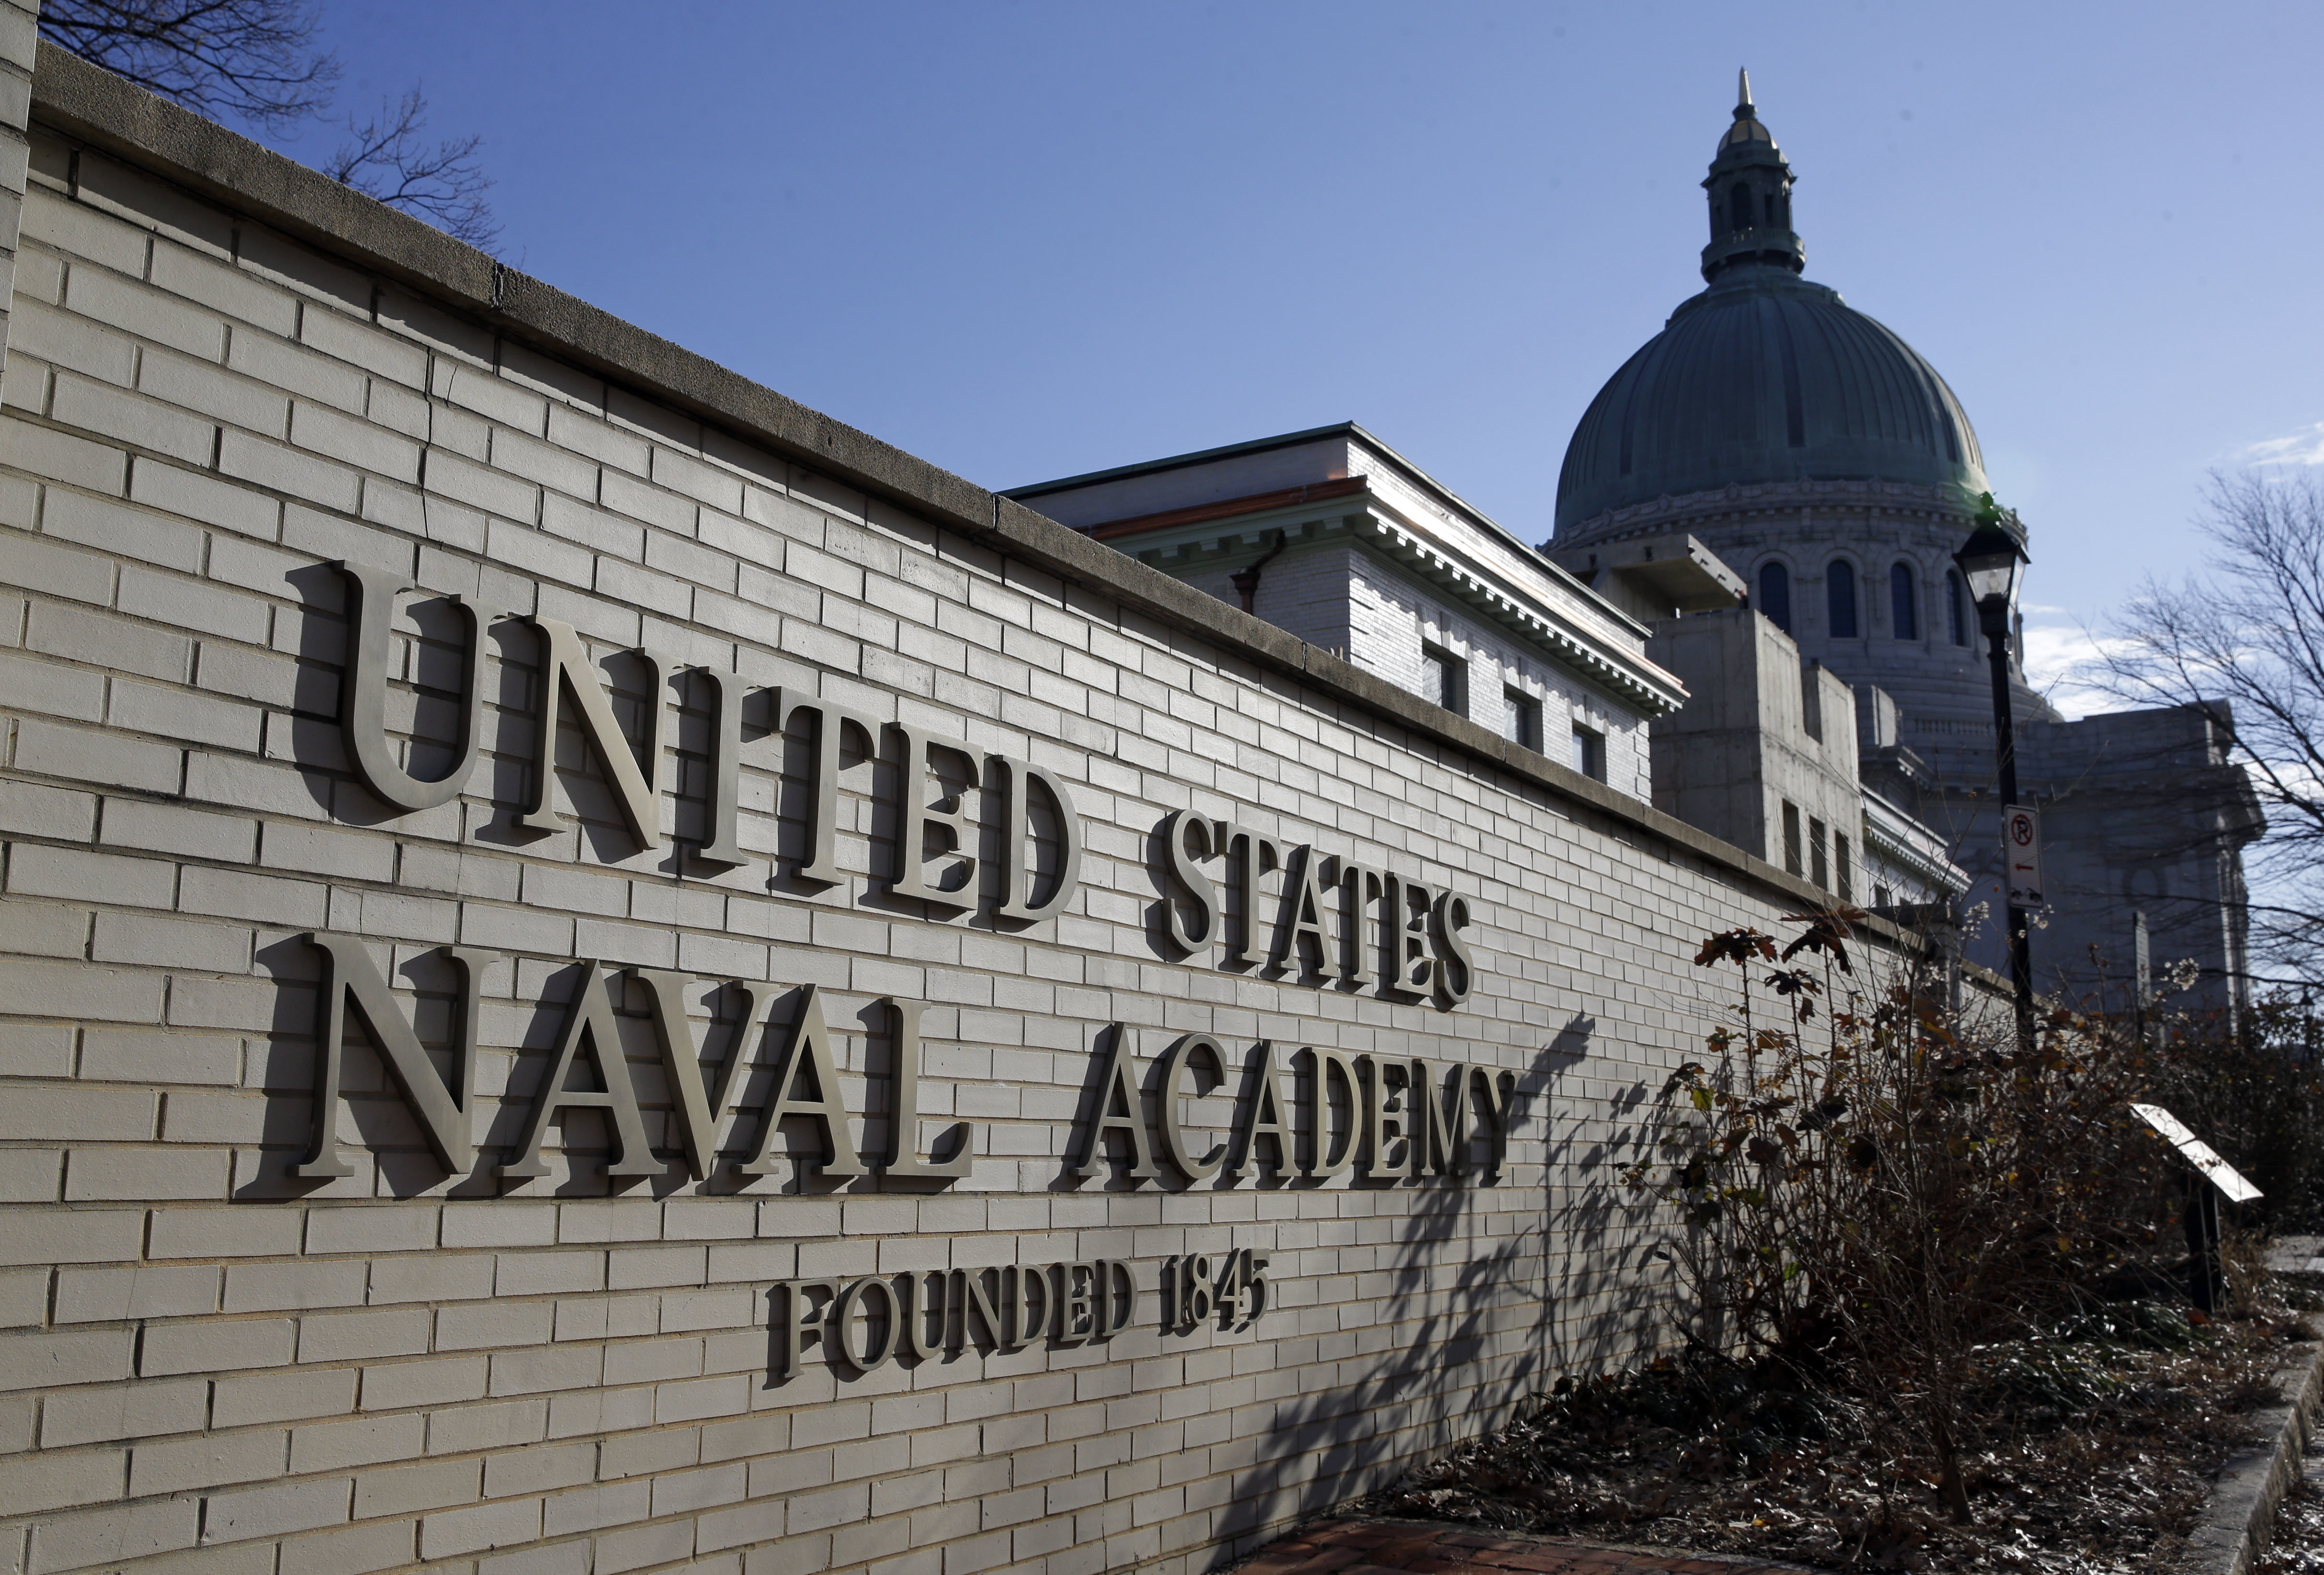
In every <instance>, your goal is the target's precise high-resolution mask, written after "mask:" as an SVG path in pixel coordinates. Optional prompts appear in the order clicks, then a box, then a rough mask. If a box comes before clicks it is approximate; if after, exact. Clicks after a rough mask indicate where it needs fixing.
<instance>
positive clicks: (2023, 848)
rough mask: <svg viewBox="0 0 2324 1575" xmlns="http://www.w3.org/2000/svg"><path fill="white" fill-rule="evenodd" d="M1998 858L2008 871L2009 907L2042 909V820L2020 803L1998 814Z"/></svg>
mask: <svg viewBox="0 0 2324 1575" xmlns="http://www.w3.org/2000/svg"><path fill="white" fill-rule="evenodd" d="M2001 857H2002V861H2003V863H2005V864H2006V865H2007V866H2008V870H2009V906H2010V907H2041V906H2042V817H2041V815H2038V814H2036V813H2035V812H2034V811H2033V810H2031V809H2028V808H2026V807H2025V806H2024V805H2022V804H2013V805H2011V806H2008V807H2007V808H2006V809H2004V810H2003V811H2002V812H2001Z"/></svg>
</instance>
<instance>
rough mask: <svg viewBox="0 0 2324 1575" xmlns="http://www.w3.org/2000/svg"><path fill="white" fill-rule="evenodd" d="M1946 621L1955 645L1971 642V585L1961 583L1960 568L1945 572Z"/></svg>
mask: <svg viewBox="0 0 2324 1575" xmlns="http://www.w3.org/2000/svg"><path fill="white" fill-rule="evenodd" d="M1945 622H1946V625H1947V628H1946V632H1947V633H1948V634H1950V635H1951V636H1952V640H1953V643H1954V644H1955V645H1967V644H1968V643H1969V587H1968V586H1967V585H1962V584H1961V577H1960V570H1959V569H1948V570H1947V571H1946V572H1945Z"/></svg>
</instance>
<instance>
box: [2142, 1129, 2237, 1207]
mask: <svg viewBox="0 0 2324 1575" xmlns="http://www.w3.org/2000/svg"><path fill="white" fill-rule="evenodd" d="M2130 1109H2131V1113H2132V1114H2133V1115H2135V1116H2136V1117H2137V1118H2138V1119H2140V1120H2142V1121H2144V1122H2145V1123H2146V1124H2147V1125H2148V1126H2150V1127H2152V1128H2154V1129H2155V1130H2156V1131H2157V1132H2160V1133H2162V1134H2163V1138H2165V1139H2166V1140H2167V1141H2168V1142H2169V1143H2170V1145H2171V1147H2173V1148H2176V1149H2177V1150H2178V1151H2179V1152H2180V1153H2181V1154H2182V1155H2184V1156H2186V1159H2187V1163H2188V1164H2190V1165H2193V1166H2194V1167H2195V1168H2196V1169H2197V1170H2198V1171H2199V1172H2201V1173H2202V1174H2203V1175H2204V1176H2205V1177H2206V1178H2207V1179H2208V1180H2209V1182H2210V1184H2212V1185H2213V1186H2215V1187H2217V1188H2218V1189H2219V1193H2220V1195H2221V1196H2223V1197H2225V1198H2226V1199H2227V1202H2231V1203H2248V1202H2251V1201H2252V1200H2253V1199H2254V1198H2256V1197H2260V1196H2263V1195H2264V1194H2263V1193H2261V1192H2260V1190H2259V1189H2258V1188H2257V1187H2255V1186H2254V1185H2252V1184H2251V1183H2249V1182H2247V1181H2246V1180H2244V1178H2243V1174H2242V1173H2241V1172H2240V1171H2238V1170H2236V1167H2235V1166H2234V1165H2229V1164H2228V1163H2227V1161H2226V1160H2224V1159H2221V1158H2220V1157H2219V1156H2218V1152H2217V1151H2216V1150H2215V1149H2213V1148H2212V1147H2211V1146H2210V1145H2209V1144H2208V1143H2206V1142H2204V1141H2203V1140H2202V1139H2201V1138H2198V1137H2196V1136H2195V1134H2193V1133H2192V1132H2190V1131H2189V1130H2187V1123H2186V1122H2184V1121H2181V1119H2179V1118H2178V1117H2176V1116H2174V1115H2172V1113H2171V1112H2170V1111H2168V1110H2164V1109H2163V1107H2162V1106H2161V1105H2133V1106H2131V1107H2130Z"/></svg>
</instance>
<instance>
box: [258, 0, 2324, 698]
mask: <svg viewBox="0 0 2324 1575" xmlns="http://www.w3.org/2000/svg"><path fill="white" fill-rule="evenodd" d="M324 4H325V16H326V23H327V31H328V33H329V41H330V42H331V44H332V45H333V46H334V47H336V48H337V50H338V51H339V52H340V54H341V56H342V57H343V59H344V60H345V61H346V66H347V79H346V83H345V85H344V87H343V89H342V95H341V97H342V104H343V106H345V107H347V108H358V107H363V106H366V105H368V104H370V103H374V102H376V101H377V100H378V99H379V98H380V97H383V96H387V95H391V94H393V93H396V92H400V91H401V89H402V88H405V87H407V86H409V85H410V83H411V82H413V81H415V80H424V82H425V84H426V88H427V91H428V95H429V100H430V102H431V105H432V107H433V113H434V129H435V130H436V131H438V132H439V133H444V134H450V133H456V132H470V131H473V132H476V133H479V134H482V135H483V136H484V142H485V147H484V158H485V161H486V162H487V164H488V166H489V168H490V170H491V172H492V173H493V175H494V176H495V177H496V179H497V181H498V185H497V187H496V188H495V189H494V190H493V194H492V195H493V206H494V208H495V210H496V212H497V214H498V216H500V218H501V219H502V221H503V225H504V226H505V227H504V233H503V239H502V243H501V247H500V249H501V252H502V253H503V256H504V258H505V259H506V260H507V261H508V262H509V263H512V265H515V266H519V267H521V268H522V269H524V270H525V271H526V272H530V273H533V274H536V275H538V276H539V277H540V278H542V279H545V280H547V281H550V282H552V283H554V284H557V285H558V286H560V287H561V288H563V289H566V290H570V291H572V292H574V293H575V294H577V295H580V296H582V297H585V298H586V299H590V300H592V301H594V302H595V303H597V304H598V305H600V306H603V307H604V308H606V309H609V310H611V311H613V312H615V313H617V314H619V315H621V316H622V317H624V318H630V319H631V320H632V321H634V322H637V323H639V324H641V325H642V326H644V327H649V328H650V329H653V330H654V331H655V332H657V333H660V334H662V335H665V336H668V337H669V338H671V339H674V340H677V341H678V343H680V344H683V345H687V346H688V347H689V348H691V349H694V350H696V351H699V352H701V353H703V354H704V355H709V356H711V357H713V358H715V359H716V360H718V361H721V362H724V364H728V365H730V366H733V367H734V368H736V369H737V370H739V371H741V372H742V373H746V374H747V375H749V376H752V377H753V378H756V379H758V380H759V381H761V382H765V383H767V384H769V385H770V386H772V387H774V388H776V389H779V390H780V391H783V392H784V393H787V394H788V395H790V396H792V397H793V398H796V399H798V400H801V401H805V402H806V403H807V404H810V405H813V406H815V407H816V408H818V409H820V410H825V411H826V412H828V413H830V414H832V415H834V416H836V417H838V418H839V419H843V420H845V421H848V422H850V423H852V424H853V425H855V426H858V427H861V428H864V429H866V430H867V431H870V432H871V433H873V434H875V435H877V436H879V437H882V438H885V439H887V440H888V441H890V442H893V443H896V444H898V445H900V446H901V447H905V448H907V449H909V450H911V451H912V452H914V453H916V454H918V455H920V456H924V457H926V458H927V459H930V460H932V461H934V462H936V463H937V464H939V465H944V466H945V467H947V468H949V469H952V470H954V471H957V472H959V473H960V474H963V475H965V476H967V477H969V478H970V479H971V480H973V481H976V482H979V483H982V484H985V485H989V486H996V487H998V486H1009V485H1012V484H1021V483H1025V482H1029V481H1035V480H1040V479H1044V478H1047V477H1051V476H1056V475H1061V474H1070V473H1073V472H1077V471H1084V470H1090V469H1095V468H1099V467H1102V466H1106V465H1120V464H1126V463H1129V462H1131V461H1135V460H1139V459H1145V458H1150V457H1154V456H1160V455H1165V454H1172V453H1177V452H1181V451H1184V450H1186V449H1191V448H1198V447H1208V446H1210V445H1213V444H1219V443H1226V442H1232V441H1236V440H1238V439H1241V438H1246V437H1259V436H1263V435H1266V434H1269V433H1275V432H1280V431H1286V430H1291V429H1295V428H1302V427H1308V426H1314V425H1318V424H1321V423H1323V422H1326V421H1333V420H1339V419H1348V418H1352V419H1357V420H1360V421H1361V422H1363V423H1364V424H1365V425H1366V426H1368V427H1369V428H1372V429H1373V430H1374V431H1376V432H1378V433H1379V435H1380V436H1381V437H1384V438H1386V439H1387V440H1388V442H1390V443H1391V444H1394V445H1395V446H1397V447H1398V448H1400V449H1402V450H1403V451H1404V452H1405V453H1406V455H1408V456H1410V457H1412V458H1413V459H1414V460H1415V461H1416V462H1417V463H1419V464H1421V465H1424V466H1425V467H1427V468H1428V469H1429V470H1431V471H1432V472H1434V474H1436V475H1437V476H1438V477H1439V478H1440V479H1441V480H1443V481H1444V482H1445V483H1446V484H1449V485H1451V486H1452V487H1453V488H1454V489H1455V490H1457V491H1459V492H1461V493H1462V494H1464V495H1465V496H1467V497H1468V498H1469V499H1470V500H1471V502H1474V503H1476V504H1478V505H1479V506H1480V507H1481V508H1483V509H1484V510H1485V511H1488V512H1489V513H1491V514H1492V515H1494V516H1495V517H1496V518H1497V519H1499V520H1501V521H1502V522H1503V523H1504V524H1507V525H1508V526H1509V527H1510V528H1512V529H1513V530H1517V531H1518V532H1519V533H1520V534H1522V535H1524V536H1525V537H1526V538H1527V539H1534V540H1539V539H1546V537H1547V536H1548V533H1549V528H1550V521H1551V515H1552V511H1553V505H1554V496H1555V489H1556V479H1557V470H1558V465H1559V463H1560V461H1561V459H1562V458H1563V453H1564V447H1565V441H1566V438H1567V437H1568V435H1569V434H1570V433H1571V432H1572V427H1573V423H1574V421H1575V420H1576V419H1577V418H1578V417H1579V416H1580V414H1581V412H1582V408H1583V407H1584V406H1585V405H1586V404H1587V403H1588V401H1589V400H1590V398H1591V395H1592V394H1593V393H1594V392H1595V391H1597V389H1598V387H1599V385H1600V383H1601V382H1603V381H1604V380H1605V379H1606V378H1607V376H1609V374H1610V373H1612V372H1613V370H1614V369H1615V368H1616V367H1617V366H1618V365H1619V364H1621V362H1622V361H1623V359H1624V358H1625V357H1626V356H1628V355H1629V353H1630V352H1631V351H1632V350H1634V349H1636V348H1637V345H1640V344H1641V343H1643V342H1644V341H1645V340H1646V338H1647V337H1649V336H1651V335H1653V334H1654V333H1655V330H1656V329H1657V328H1658V327H1660V325H1661V323H1662V321H1663V319H1664V318H1665V317H1666V316H1667V315H1668V313H1669V311H1670V309H1671V308H1672V307H1673V306H1674V305H1676V304H1677V302H1678V301H1679V300H1681V299H1683V298H1684V297H1685V296H1686V295H1688V294H1690V293H1692V291H1693V290H1696V289H1697V288H1699V287H1700V281H1699V279H1698V278H1697V277H1696V275H1695V272H1694V263H1695V255H1696V252H1697V249H1698V248H1699V247H1700V246H1701V242H1702V233H1703V226H1704V220H1703V217H1702V197H1701V191H1700V190H1699V189H1698V188H1697V186H1696V182H1697V181H1698V180H1701V175H1702V171H1703V167H1704V165H1705V164H1706V163H1707V162H1708V161H1709V159H1710V156H1711V152H1712V148H1713V144H1714V143H1715V141H1716V139H1717V136H1718V134H1719V133H1720V130H1721V129H1722V127H1723V126H1724V125H1725V124H1726V122H1727V119H1728V115H1729V108H1730V107H1731V106H1732V103H1733V95H1734V78H1735V69H1736V68H1737V66H1738V65H1748V66H1749V67H1750V68H1751V72H1752V79H1753V83H1754V85H1755V87H1756V88H1757V98H1758V102H1759V106H1760V111H1761V117H1762V118H1763V119H1764V120H1765V121H1766V123H1767V124H1768V125H1769V127H1770V128H1771V129H1772V130H1773V131H1774V132H1775V136H1776V138H1777V140H1778V142H1779V143H1781V144H1782V146H1783V148H1784V152H1785V153H1786V155H1787V156H1788V157H1789V158H1790V160H1791V161H1792V164H1793V168H1794V170H1795V171H1796V173H1797V175H1798V177H1799V187H1798V191H1797V196H1796V199H1795V216H1796V222H1797V226H1798V227H1799V229H1800V231H1801V233H1802V234H1803V235H1804V237H1805V239H1806V242H1807V246H1808V274H1809V277H1811V278H1812V279H1816V280H1819V281H1821V282H1823V283H1826V284H1830V285H1832V286H1834V287H1835V288H1837V289H1839V290H1840V291H1841V292H1842V293H1843V294H1844V295H1845V296H1846V298H1847V299H1848V300H1849V302H1850V304H1852V305H1854V306H1856V307H1857V308H1858V309H1861V310H1864V311H1867V312H1869V313H1871V314H1872V315H1873V316H1875V317H1877V318H1880V319H1882V320H1883V321H1885V322H1886V323H1887V324H1888V325H1889V326H1890V327H1894V328H1895V329H1896V330H1897V331H1898V332H1900V333H1901V334H1903V335H1904V336H1905V338H1907V339H1908V340H1909V341H1911V342H1912V343H1913V344H1914V345H1915V346H1916V347H1918V348H1919V349H1920V350H1921V352H1922V353H1923V355H1926V356H1928V357H1929V359H1930V360H1931V361H1932V362H1933V363H1934V364H1936V366H1937V367H1938V368H1939V369H1940V370H1941V372H1942V373H1944V374H1945V376H1946V378H1947V379H1948V380H1949V381H1950V382H1951V383H1952V385H1953V387H1954V389H1955V391H1957V392H1958V393H1959V394H1960V397H1961V400H1962V401H1963V403H1964V404H1965V405H1966V406H1967V408H1968V410H1969V415H1970V419H1972V420H1973V421H1974V422H1975V424H1976V426H1977V428H1978V436H1979V437H1980V439H1981V440H1982V442H1983V444H1984V447H1985V452H1986V456H1987V463H1988V467H1989V469H1990V471H1991V474H1992V477H1993V481H1994V484H1995V487H1996V490H1997V493H1999V494H2000V496H2001V498H2002V500H2003V501H2004V502H2008V503H2013V504H2015V505H2016V506H2017V507H2019V508H2020V509H2022V510H2023V511H2024V516H2025V518H2026V520H2027V521H2028V523H2029V525H2030V526H2031V528H2032V530H2033V557H2034V560H2035V561H2034V568H2033V578H2032V580H2031V583H2030V587H2029V601H2030V602H2031V603H2033V605H2034V606H2035V607H2036V608H2037V609H2051V610H2053V611H2048V612H2041V613H2036V615H2035V617H2034V618H2033V620H2032V622H2033V623H2034V624H2035V625H2036V627H2037V629H2040V628H2045V627H2046V628H2049V629H2052V630H2055V631H2058V632H2057V633H2056V634H2054V635H2050V636H2037V641H2036V649H2035V654H2036V655H2037V657H2039V656H2041V655H2043V653H2044V652H2045V651H2048V650H2050V649H2052V648H2062V647H2064V646H2070V644H2071V643H2072V641H2071V638H2070V633H2069V632H2068V631H2071V630H2072V629H2074V628H2075V627H2077V626H2078V625H2079V624H2080V623H2081V622H2084V621H2089V622H2097V621H2099V620H2102V619H2103V617H2104V616H2105V614H2106V613H2107V610H2108V609H2109V608H2111V607H2113V606H2115V605H2116V604H2118V603H2120V601H2121V600H2122V599H2123V598H2125V597H2126V596H2127V595H2129V594H2131V593H2132V592H2133V591H2134V590H2135V587H2136V585H2137V583H2138V582H2139V580H2140V579H2141V577H2142V576H2144V575H2145V574H2147V573H2149V572H2153V573H2156V574H2161V575H2165V576H2175V575H2177V574H2180V573H2182V572H2184V571H2186V570H2188V569H2190V568H2193V567H2196V566H2199V557H2200V553H2199V544H2198V542H2197V541H2196V540H2195V539H2194V538H2193V537H2192V536H2191V534H2190V530H2189V523H2190V520H2191V519H2192V518H2193V517H2194V515H2195V514H2196V512H2197V511H2198V508H2199V489H2200V486H2201V483H2202V479H2203V477H2204V474H2205V473H2206V472H2207V471H2209V470H2210V469H2211V468H2213V467H2217V466H2222V465H2238V464H2243V463H2247V462H2248V461H2249V460H2250V458H2251V457H2252V456H2254V455H2255V452H2258V450H2257V449H2256V448H2255V446H2261V445H2267V444H2277V445H2280V446H2282V447H2279V448H2278V449H2276V450H2273V451H2270V452H2272V453H2273V456H2274V457H2276V458H2277V459H2279V460H2282V459H2283V458H2286V457H2291V458H2292V459H2299V458H2302V457H2306V456H2309V455H2310V454H2311V453H2324V425H2319V423H2324V304H2320V302H2324V292H2319V287H2318V285H2317V283H2316V279H2317V276H2318V272H2319V258H2324V203H2319V200H2318V198H2317V191H2316V178H2315V174H2314V168H2313V166H2314V149H2315V146H2316V143H2317V132H2318V124H2317V123H2318V118H2319V117H2318V114H2317V111H2316V107H2315V106H2317V104H2318V103H2319V93H2318V72H2317V62H2318V61H2319V60H2324V7H2318V6H2315V5H2312V4H2293V3H2283V4H2271V5H2235V4H2217V3H2215V4H2211V5H2205V6H2200V7H2195V6H2188V5H2172V6H2164V5H2124V4H2120V3H2114V4H2106V5H2097V4H2089V5H2064V4H2052V5H2024V4H2023V3H2022V0H2021V3H2019V4H2015V5H1986V4H1953V5H1944V6H1933V5H1892V4H1886V3H1881V0H1864V3H1862V4H1833V5H1783V4H1774V3H1769V4H1761V5H1755V6H1750V7H1738V6H1734V5H1708V4H1703V5H1697V4H1673V3H1670V0H1653V3H1642V0H1632V3H1629V4H1624V5H1563V4H1557V3H1554V0H1541V3H1536V4H1530V5H1503V4H1443V3H1439V4H1434V5H1416V4H1411V5H1405V4H1365V3H1360V0H1351V3H1347V4H1339V5H1319V4H1295V3H1290V0H1276V3H1270V4H1241V5H1226V4H1214V5H1196V4H1186V5H1111V4H1095V3H1084V4H1080V5H1036V4H989V5H963V4H954V5H933V4H882V3H879V0H853V3H851V4H846V5H789V4H770V5H683V4H665V5H654V6H639V5H635V4H634V3H632V4H627V5H604V4H594V3H590V0H559V3H558V4H554V5H549V4H523V3H514V0H498V3H493V4H486V5H477V4H475V3H474V0H471V3H469V4H465V5H452V4H439V3H437V0H400V3H399V4H397V5H393V6H389V5H381V4H360V3H358V0H324ZM328 140H329V139H328V137H327V135H310V136H309V137H308V138H307V139H305V141H304V142H303V143H297V144H291V145H287V147H286V151H289V152H293V153H294V154H299V155H301V156H305V157H308V158H309V159H310V160H312V159H318V158H319V157H320V155H321V153H322V152H324V151H325V150H326V148H327V143H328Z"/></svg>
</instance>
